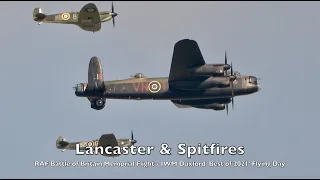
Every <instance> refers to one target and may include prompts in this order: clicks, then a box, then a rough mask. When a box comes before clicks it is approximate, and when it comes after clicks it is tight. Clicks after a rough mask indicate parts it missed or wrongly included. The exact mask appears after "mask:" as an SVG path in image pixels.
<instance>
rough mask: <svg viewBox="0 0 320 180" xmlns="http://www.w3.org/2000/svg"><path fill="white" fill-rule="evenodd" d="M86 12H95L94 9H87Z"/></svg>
mask: <svg viewBox="0 0 320 180" xmlns="http://www.w3.org/2000/svg"><path fill="white" fill-rule="evenodd" d="M86 11H87V12H89V13H92V12H95V11H96V9H95V8H87V9H86Z"/></svg>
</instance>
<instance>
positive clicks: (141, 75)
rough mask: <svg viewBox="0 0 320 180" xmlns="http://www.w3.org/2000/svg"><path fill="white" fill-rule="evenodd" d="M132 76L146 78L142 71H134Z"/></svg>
mask: <svg viewBox="0 0 320 180" xmlns="http://www.w3.org/2000/svg"><path fill="white" fill-rule="evenodd" d="M133 77H134V78H146V77H145V76H144V75H143V74H142V73H136V74H135V75H134V76H133Z"/></svg>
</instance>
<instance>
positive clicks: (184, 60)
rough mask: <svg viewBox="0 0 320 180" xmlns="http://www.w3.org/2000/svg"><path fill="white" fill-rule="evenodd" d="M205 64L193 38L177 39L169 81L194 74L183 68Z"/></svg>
mask: <svg viewBox="0 0 320 180" xmlns="http://www.w3.org/2000/svg"><path fill="white" fill-rule="evenodd" d="M201 65H205V61H204V59H203V57H202V54H201V51H200V48H199V46H198V43H197V42H196V41H194V40H190V39H183V40H180V41H178V42H177V43H176V44H175V46H174V50H173V56H172V62H171V69H170V74H169V83H170V82H172V81H177V80H188V79H192V78H194V77H195V76H194V75H193V74H192V73H188V72H186V71H185V70H186V69H187V68H192V67H195V66H201Z"/></svg>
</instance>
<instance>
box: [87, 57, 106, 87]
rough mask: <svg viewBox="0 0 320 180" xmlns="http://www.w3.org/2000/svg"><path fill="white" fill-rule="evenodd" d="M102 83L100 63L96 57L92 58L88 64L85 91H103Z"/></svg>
mask: <svg viewBox="0 0 320 180" xmlns="http://www.w3.org/2000/svg"><path fill="white" fill-rule="evenodd" d="M103 81H104V80H103V68H102V63H101V61H100V59H99V58H98V57H95V56H94V57H92V58H91V59H90V62H89V68H88V86H87V90H89V91H93V90H95V91H100V90H103V91H104V90H105V86H104V82H103Z"/></svg>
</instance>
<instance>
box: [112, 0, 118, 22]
mask: <svg viewBox="0 0 320 180" xmlns="http://www.w3.org/2000/svg"><path fill="white" fill-rule="evenodd" d="M117 15H118V14H117V13H115V12H114V6H113V2H112V4H111V16H112V23H113V27H115V26H116V24H115V23H116V22H115V17H116V16H117Z"/></svg>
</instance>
